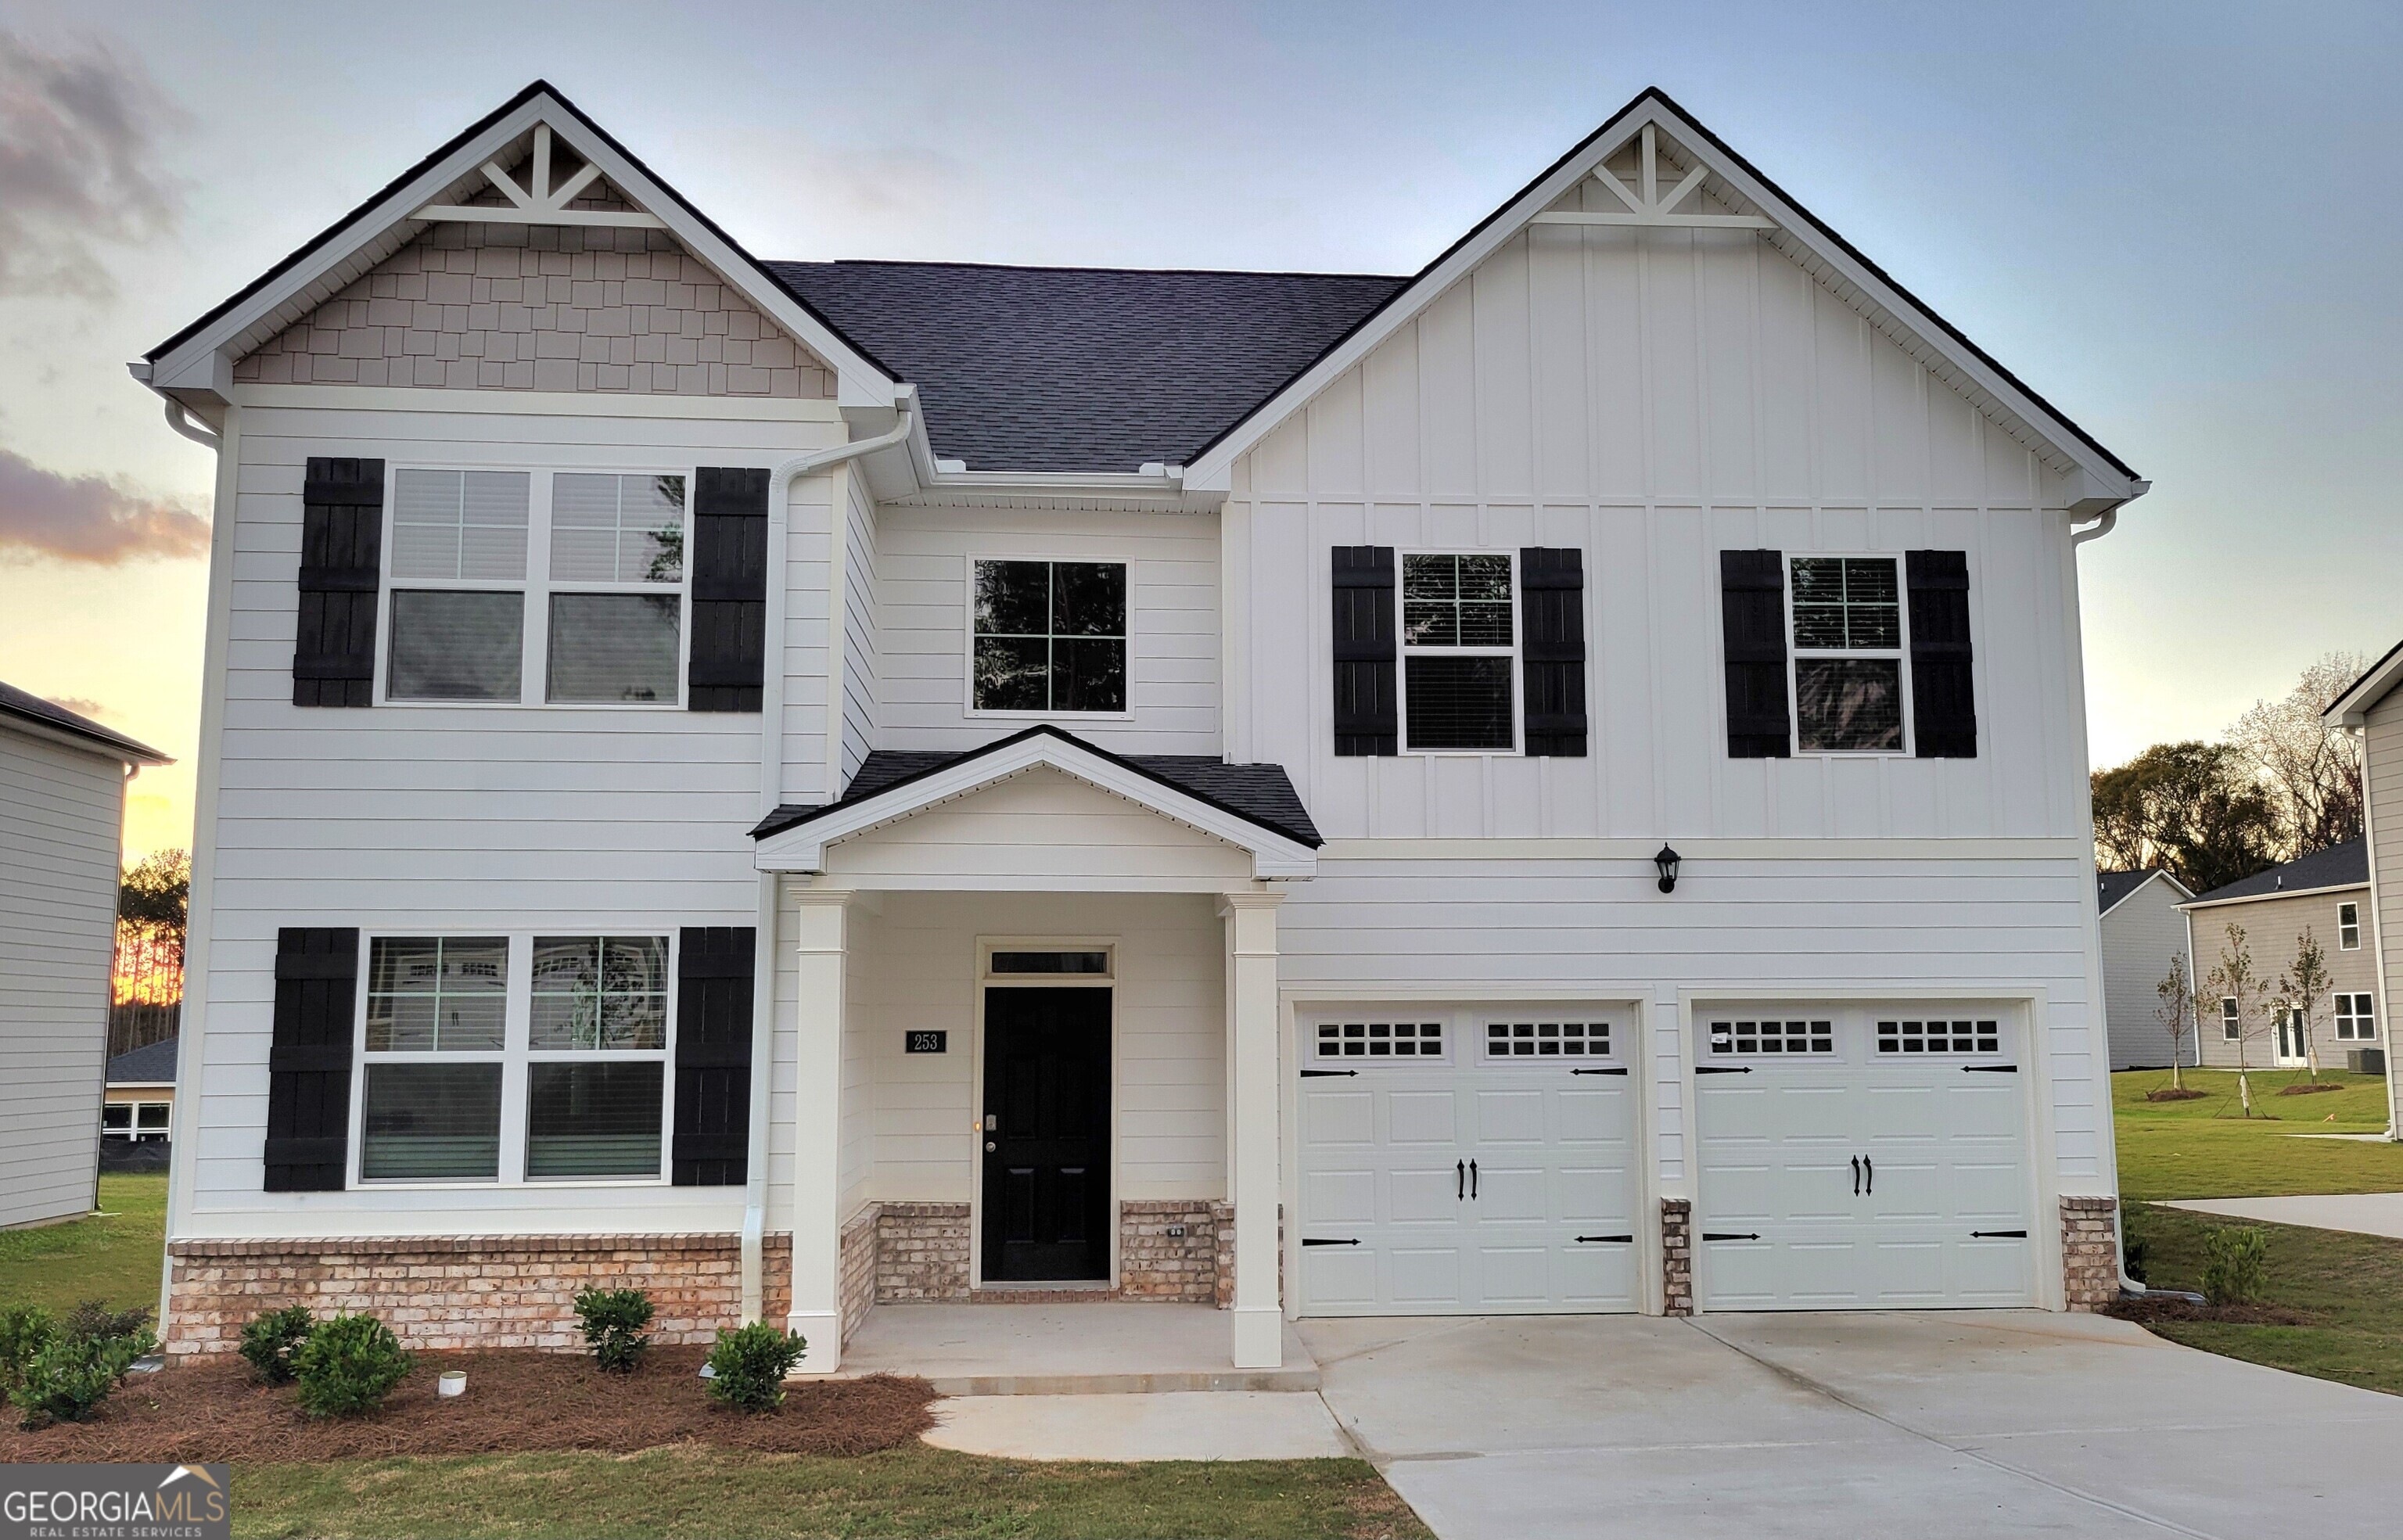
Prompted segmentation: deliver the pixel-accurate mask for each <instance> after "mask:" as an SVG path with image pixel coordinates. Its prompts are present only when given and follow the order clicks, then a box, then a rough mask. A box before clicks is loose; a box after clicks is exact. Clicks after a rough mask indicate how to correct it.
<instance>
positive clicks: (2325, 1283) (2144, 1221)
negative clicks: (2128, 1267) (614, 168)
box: [2127, 1203, 2403, 1395]
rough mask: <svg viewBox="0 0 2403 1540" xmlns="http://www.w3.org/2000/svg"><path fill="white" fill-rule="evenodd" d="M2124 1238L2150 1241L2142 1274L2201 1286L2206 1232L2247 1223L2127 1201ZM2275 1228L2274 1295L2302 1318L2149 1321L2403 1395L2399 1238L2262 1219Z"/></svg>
mask: <svg viewBox="0 0 2403 1540" xmlns="http://www.w3.org/2000/svg"><path fill="white" fill-rule="evenodd" d="M2127 1223H2128V1239H2129V1241H2130V1242H2131V1243H2132V1244H2133V1243H2137V1242H2141V1243H2142V1244H2143V1245H2144V1247H2145V1252H2146V1256H2145V1270H2146V1278H2145V1282H2146V1283H2150V1284H2152V1285H2154V1286H2155V1287H2158V1288H2176V1289H2196V1290H2200V1289H2201V1288H2202V1266H2203V1252H2202V1238H2203V1237H2204V1236H2205V1235H2207V1234H2209V1233H2210V1232H2211V1231H2212V1230H2214V1229H2218V1228H2228V1227H2231V1226H2238V1225H2242V1224H2243V1223H2244V1221H2243V1220H2237V1219H2222V1218H2219V1217H2217V1216H2216V1215H2214V1214H2188V1213H2186V1212H2185V1211H2183V1210H2180V1209H2164V1208H2156V1207H2154V1206H2153V1205H2151V1204H2149V1203H2135V1204H2131V1205H2130V1206H2129V1209H2128V1220H2127ZM2259 1228H2260V1229H2261V1230H2262V1231H2263V1232H2265V1233H2266V1234H2267V1235H2268V1236H2269V1238H2270V1257H2269V1269H2268V1278H2269V1283H2268V1289H2267V1293H2268V1298H2267V1299H2266V1300H2264V1301H2263V1302H2264V1303H2267V1304H2272V1305H2279V1306H2284V1307H2285V1308H2286V1309H2288V1310H2291V1311H2298V1312H2299V1313H2300V1314H2302V1315H2303V1316H2304V1317H2305V1318H2306V1321H2307V1323H2308V1324H2306V1325H2279V1326H2246V1325H2233V1324H2229V1323H2226V1322H2217V1321H2175V1322H2171V1321H2165V1322H2159V1323H2156V1324H2154V1325H2153V1326H2152V1329H2153V1330H2154V1331H2156V1332H2158V1333H2160V1335H2161V1336H2163V1337H2166V1338H2168V1339H2171V1340H2172V1341H2175V1342H2184V1343H2186V1344H2187V1345H2188V1347H2195V1348H2202V1349H2204V1350H2205V1351H2207V1352H2210V1353H2224V1354H2225V1355H2227V1356H2228V1357H2230V1358H2243V1359H2245V1360H2247V1361H2249V1362H2251V1363H2256V1364H2267V1365H2269V1366H2271V1367H2273V1368H2282V1369H2292V1370H2293V1371H2294V1372H2296V1373H2298V1374H2309V1375H2313V1376H2315V1377H2317V1378H2319V1379H2322V1380H2338V1381H2340V1382H2341V1383H2344V1384H2348V1385H2362V1386H2366V1387H2368V1389H2371V1390H2380V1391H2385V1392H2387V1393H2388V1394H2396V1395H2403V1241H2390V1240H2387V1239H2386V1238H2384V1237H2382V1236H2376V1235H2352V1234H2348V1233H2346V1232H2344V1231H2342V1230H2323V1229H2305V1228H2300V1227H2299V1226H2294V1225H2262V1226H2260V1227H2259Z"/></svg>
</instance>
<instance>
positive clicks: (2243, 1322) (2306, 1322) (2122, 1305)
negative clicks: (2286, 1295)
mask: <svg viewBox="0 0 2403 1540" xmlns="http://www.w3.org/2000/svg"><path fill="white" fill-rule="evenodd" d="M2103 1313H2104V1314H2105V1315H2115V1316H2118V1318H2119V1319H2120V1320H2122V1321H2133V1322H2135V1323H2136V1324H2137V1325H2152V1324H2153V1323H2154V1322H2156V1321H2214V1322H2220V1323H2223V1324H2226V1325H2235V1326H2314V1325H2319V1324H2320V1323H2319V1318H2318V1317H2316V1316H2313V1315H2307V1314H2305V1313H2304V1312H2302V1311H2296V1310H2288V1309H2287V1308H2286V1307H2285V1306H2284V1305H2197V1304H2192V1303H2189V1302H2188V1301H2187V1300H2184V1299H2167V1298H2162V1297H2158V1296H2139V1297H2134V1298H2127V1297H2122V1298H2120V1299H2118V1300H2116V1301H2114V1302H2113V1303H2111V1304H2108V1305H2105V1306H2104V1307H2103Z"/></svg>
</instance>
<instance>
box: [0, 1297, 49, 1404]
mask: <svg viewBox="0 0 2403 1540" xmlns="http://www.w3.org/2000/svg"><path fill="white" fill-rule="evenodd" d="M58 1334H59V1323H58V1318H57V1317H56V1316H53V1315H52V1314H51V1313H50V1312H49V1311H46V1310H44V1309H43V1308H42V1307H41V1306H39V1305H10V1306H9V1307H8V1308H7V1309H6V1310H0V1395H6V1394H8V1393H9V1392H11V1391H13V1390H15V1389H16V1388H17V1387H18V1386H19V1385H20V1384H21V1383H23V1382H24V1379H25V1367H26V1366H27V1365H28V1364H31V1363H32V1362H33V1361H34V1354H35V1353H39V1352H41V1351H42V1349H43V1347H44V1346H46V1345H47V1344H48V1343H49V1340H50V1339H52V1338H54V1337H56V1336H57V1335H58Z"/></svg>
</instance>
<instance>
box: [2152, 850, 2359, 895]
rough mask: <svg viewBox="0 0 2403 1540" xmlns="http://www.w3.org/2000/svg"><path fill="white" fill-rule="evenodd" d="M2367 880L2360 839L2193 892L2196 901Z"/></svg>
mask: <svg viewBox="0 0 2403 1540" xmlns="http://www.w3.org/2000/svg"><path fill="white" fill-rule="evenodd" d="M2368 881H2369V846H2368V842H2367V841H2365V840H2361V839H2348V840H2346V841H2345V842H2344V843H2342V844H2340V845H2330V846H2329V847H2328V848H2327V849H2326V850H2321V851H2313V852H2312V853H2311V854H2309V855H2304V856H2299V857H2297V858H2296V859H2294V860H2292V861H2289V862H2287V863H2286V864H2285V866H2283V867H2271V868H2270V869H2269V870H2268V871H2257V872H2255V873H2254V874H2253V875H2252V876H2250V877H2247V878H2245V879H2243V881H2236V882H2230V883H2229V884H2228V885H2227V886H2226V887H2224V888H2214V889H2212V890H2211V891H2210V892H2209V893H2205V894H2200V895H2196V897H2195V899H2194V902H2196V903H2198V904H2215V903H2217V902H2219V901H2220V900H2221V899H2223V898H2264V897H2268V896H2270V895H2274V894H2280V893H2308V892H2310V891H2311V890H2312V889H2313V888H2348V887H2358V886H2361V885H2363V884H2365V883H2367V882H2368Z"/></svg>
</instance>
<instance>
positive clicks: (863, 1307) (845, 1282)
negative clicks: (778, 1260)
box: [785, 1203, 882, 1347]
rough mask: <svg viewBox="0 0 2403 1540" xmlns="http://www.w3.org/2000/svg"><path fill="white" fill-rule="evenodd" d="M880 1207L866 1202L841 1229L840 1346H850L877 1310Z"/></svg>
mask: <svg viewBox="0 0 2403 1540" xmlns="http://www.w3.org/2000/svg"><path fill="white" fill-rule="evenodd" d="M881 1214H882V1204H877V1203H869V1204H866V1205H865V1206H863V1207H862V1208H861V1209H860V1211H859V1212H858V1213H857V1214H853V1215H852V1216H851V1219H850V1222H849V1223H847V1224H845V1225H844V1226H843V1227H842V1239H841V1242H840V1251H839V1252H838V1253H837V1259H836V1263H835V1269H836V1292H837V1295H838V1297H839V1298H840V1304H839V1305H838V1306H837V1307H836V1308H837V1309H838V1310H840V1311H841V1312H842V1343H843V1346H845V1347H849V1346H850V1345H851V1339H853V1338H854V1337H855V1336H857V1335H858V1334H859V1327H860V1325H861V1323H863V1322H865V1321H866V1320H867V1319H868V1311H872V1310H874V1309H875V1308H876V1244H877V1242H876V1232H877V1226H878V1223H879V1220H880V1216H881ZM791 1278H792V1271H791V1269H790V1267H789V1265H788V1266H787V1268H786V1269H785V1279H786V1284H787V1287H786V1292H787V1293H789V1292H790V1281H791Z"/></svg>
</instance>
